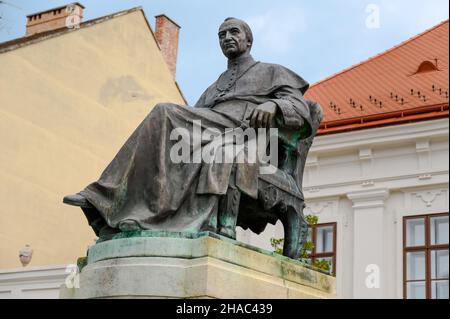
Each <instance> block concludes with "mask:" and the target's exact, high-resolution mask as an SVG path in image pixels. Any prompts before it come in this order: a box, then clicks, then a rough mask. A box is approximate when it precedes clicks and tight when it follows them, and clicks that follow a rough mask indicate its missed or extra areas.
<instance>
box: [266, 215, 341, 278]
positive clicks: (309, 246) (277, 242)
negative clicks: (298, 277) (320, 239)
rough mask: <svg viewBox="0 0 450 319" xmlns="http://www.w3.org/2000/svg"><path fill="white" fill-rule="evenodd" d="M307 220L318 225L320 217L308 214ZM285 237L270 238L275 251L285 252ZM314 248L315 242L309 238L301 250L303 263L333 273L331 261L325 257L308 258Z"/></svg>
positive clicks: (278, 252)
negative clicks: (312, 259)
mask: <svg viewBox="0 0 450 319" xmlns="http://www.w3.org/2000/svg"><path fill="white" fill-rule="evenodd" d="M305 220H306V221H307V223H308V224H309V225H317V223H318V221H319V218H318V217H317V216H314V215H306V216H305ZM283 241H284V239H283V238H273V237H272V238H270V245H271V246H272V247H273V248H274V252H275V253H277V254H280V255H281V254H283ZM313 249H314V243H313V242H312V241H311V240H307V241H306V242H305V244H304V245H303V247H302V250H301V251H300V258H299V260H300V261H301V262H303V263H306V264H309V265H311V266H313V267H316V268H318V269H320V270H323V271H325V272H328V273H330V274H331V275H334V274H332V273H331V262H330V261H328V260H323V259H315V260H314V262H311V259H310V258H308V257H309V254H310V253H311V251H312V250H313Z"/></svg>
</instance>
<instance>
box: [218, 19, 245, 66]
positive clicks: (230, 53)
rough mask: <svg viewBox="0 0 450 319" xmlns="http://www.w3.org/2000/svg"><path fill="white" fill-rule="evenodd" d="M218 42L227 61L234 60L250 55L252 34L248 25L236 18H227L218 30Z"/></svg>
mask: <svg viewBox="0 0 450 319" xmlns="http://www.w3.org/2000/svg"><path fill="white" fill-rule="evenodd" d="M219 42H220V47H221V48H222V52H223V54H224V55H225V56H226V57H227V58H228V59H235V58H237V57H240V56H241V55H243V54H248V53H250V50H251V48H252V44H253V34H252V30H251V29H250V27H249V25H248V24H247V23H246V22H245V21H242V20H239V19H236V18H227V19H225V21H224V22H223V23H222V24H221V25H220V28H219Z"/></svg>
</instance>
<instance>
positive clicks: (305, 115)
mask: <svg viewBox="0 0 450 319" xmlns="http://www.w3.org/2000/svg"><path fill="white" fill-rule="evenodd" d="M274 97H275V98H273V99H271V101H273V102H274V103H275V104H276V105H277V106H278V110H279V112H277V113H278V115H277V118H276V120H277V124H278V125H277V126H281V128H286V129H288V130H293V131H301V132H302V134H301V138H302V139H303V138H307V137H309V136H310V135H311V131H312V130H311V127H312V126H311V115H310V110H309V106H308V103H307V102H306V100H305V98H304V97H303V94H302V92H301V91H300V90H299V89H295V88H292V87H289V86H283V87H281V88H280V89H278V90H277V91H276V92H274Z"/></svg>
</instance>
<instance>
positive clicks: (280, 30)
mask: <svg viewBox="0 0 450 319" xmlns="http://www.w3.org/2000/svg"><path fill="white" fill-rule="evenodd" d="M245 21H247V23H248V24H249V25H250V27H251V28H252V31H253V33H254V37H255V38H256V39H257V41H255V45H257V47H258V49H260V50H264V51H265V52H268V53H276V54H282V53H286V52H288V51H289V50H290V49H291V48H292V46H293V44H294V43H295V42H296V41H299V39H300V36H299V34H300V33H302V32H304V31H305V30H306V26H307V23H306V15H305V14H304V12H302V11H301V10H300V9H299V8H298V7H295V8H285V9H284V10H283V11H281V10H271V11H268V12H266V13H263V14H261V15H257V16H252V17H249V18H246V19H245Z"/></svg>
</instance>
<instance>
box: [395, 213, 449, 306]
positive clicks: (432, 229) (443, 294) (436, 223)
mask: <svg viewBox="0 0 450 319" xmlns="http://www.w3.org/2000/svg"><path fill="white" fill-rule="evenodd" d="M448 236H449V233H448V213H446V214H434V215H421V216H410V217H404V218H403V247H404V248H403V282H404V285H403V296H404V298H407V299H448V297H449V293H448V290H449V284H448V277H449V274H448V268H449V267H448V262H449V260H448V241H449V240H448Z"/></svg>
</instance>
